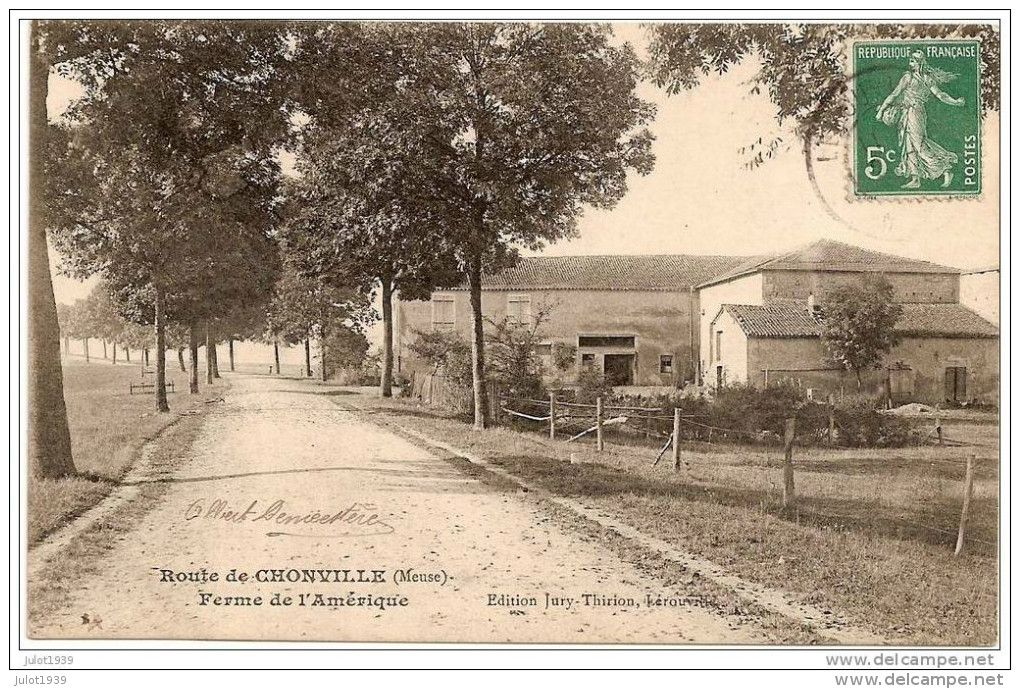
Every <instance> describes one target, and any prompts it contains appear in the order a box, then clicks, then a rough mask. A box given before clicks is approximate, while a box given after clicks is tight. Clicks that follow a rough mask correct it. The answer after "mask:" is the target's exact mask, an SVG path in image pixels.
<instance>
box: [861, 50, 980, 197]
mask: <svg viewBox="0 0 1020 689" xmlns="http://www.w3.org/2000/svg"><path fill="white" fill-rule="evenodd" d="M980 49H981V46H980V43H979V42H978V41H968V40H924V41H867V42H859V43H856V44H855V45H854V48H853V64H852V69H853V74H854V80H853V95H854V103H855V105H856V108H855V115H854V117H855V119H856V121H855V123H854V125H855V126H854V141H853V176H854V194H855V195H856V196H927V195H976V194H980V193H981V102H980Z"/></svg>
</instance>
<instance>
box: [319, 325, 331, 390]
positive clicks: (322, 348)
mask: <svg viewBox="0 0 1020 689" xmlns="http://www.w3.org/2000/svg"><path fill="white" fill-rule="evenodd" d="M319 354H320V355H321V356H322V382H323V383H325V382H326V380H327V379H328V378H329V376H327V375H326V326H322V327H321V328H320V329H319Z"/></svg>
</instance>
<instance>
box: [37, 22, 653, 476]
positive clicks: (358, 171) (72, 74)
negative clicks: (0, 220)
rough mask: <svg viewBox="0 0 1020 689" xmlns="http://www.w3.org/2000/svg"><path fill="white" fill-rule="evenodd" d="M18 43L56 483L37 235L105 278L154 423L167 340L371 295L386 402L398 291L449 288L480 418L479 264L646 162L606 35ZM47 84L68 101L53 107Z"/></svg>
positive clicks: (550, 226)
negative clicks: (140, 336)
mask: <svg viewBox="0 0 1020 689" xmlns="http://www.w3.org/2000/svg"><path fill="white" fill-rule="evenodd" d="M32 39H33V42H32V65H31V67H32V69H31V115H32V127H31V145H32V186H33V204H32V209H31V223H30V224H31V228H30V229H31V232H32V236H33V242H32V244H31V252H30V253H32V256H31V257H30V261H31V273H32V274H31V275H30V280H31V283H32V284H31V288H32V292H33V303H32V314H33V319H32V320H33V331H32V334H31V336H32V342H33V360H32V362H31V367H32V368H33V370H34V371H36V372H38V373H37V375H36V376H35V379H34V381H33V383H34V393H33V394H34V397H33V400H32V406H33V409H34V410H37V413H35V415H34V416H33V418H32V419H31V423H32V428H33V430H32V431H30V434H31V446H32V447H31V448H30V452H31V453H32V458H33V469H34V471H35V473H36V474H37V475H43V476H59V475H63V474H67V473H71V472H73V470H74V467H73V462H72V460H71V456H70V446H69V443H67V442H65V441H64V440H61V439H60V438H61V437H66V435H67V434H66V418H61V417H65V416H66V415H65V414H64V412H63V400H62V394H61V390H60V383H59V375H60V369H59V334H58V333H59V330H58V327H57V318H56V312H55V305H54V303H53V297H52V287H51V283H50V276H49V270H48V265H47V263H46V252H45V241H46V235H47V233H48V234H49V238H50V240H51V241H52V242H53V244H54V245H55V246H56V247H57V249H58V250H59V252H60V254H61V255H62V257H63V258H64V263H63V269H64V270H66V271H67V272H68V273H70V274H72V275H75V276H78V277H87V276H92V275H100V276H102V278H103V280H104V282H105V284H106V285H107V289H108V292H109V294H110V295H111V297H112V298H113V300H114V301H115V302H116V304H117V307H118V311H119V313H120V314H121V315H122V316H123V317H124V318H126V319H127V320H128V321H130V322H132V323H136V324H140V325H145V326H148V327H150V328H151V329H152V332H153V338H154V343H153V349H154V351H155V354H156V389H157V394H156V405H157V408H158V409H159V410H160V411H167V410H168V408H169V407H168V404H167V400H166V395H165V391H164V388H163V384H164V381H165V370H166V369H165V366H166V362H165V352H166V350H167V349H168V348H169V346H170V345H169V344H168V331H169V330H170V329H171V328H172V327H176V328H181V329H182V330H183V331H184V332H186V333H187V337H188V347H189V349H190V350H191V353H192V360H194V359H195V357H194V354H195V352H196V350H197V347H198V344H199V340H200V334H202V333H209V332H211V331H212V329H214V328H219V327H222V329H221V330H219V331H218V333H219V334H228V335H229V334H230V333H233V332H235V328H234V326H233V325H231V326H221V324H223V323H227V322H231V321H232V320H233V319H238V320H240V321H245V320H246V316H245V314H252V313H257V314H259V315H260V317H264V318H265V323H266V325H267V326H268V327H269V328H270V330H271V331H274V332H277V333H279V335H280V337H281V339H284V340H287V341H294V340H298V339H300V340H303V341H305V342H307V341H308V340H309V339H311V337H312V336H314V337H315V338H316V339H317V340H318V341H320V342H327V343H328V342H329V341H330V335H331V330H332V329H333V328H334V327H335V324H341V325H342V326H344V327H347V328H354V329H356V328H357V326H358V325H359V324H363V323H364V322H365V321H366V320H367V319H368V318H370V317H371V309H370V308H369V307H368V306H367V303H368V298H369V297H370V295H372V294H373V292H375V291H378V292H379V293H381V296H382V312H383V313H382V317H383V321H384V328H383V329H384V343H383V357H382V359H383V361H382V390H383V394H390V393H391V386H392V368H393V355H392V332H393V330H392V299H393V295H394V294H395V293H397V292H399V293H400V294H401V296H402V297H403V298H427V297H428V295H429V294H430V293H431V290H432V289H433V288H435V287H437V286H451V285H454V284H460V283H467V285H468V286H469V288H470V291H471V303H472V311H473V317H474V323H475V327H474V335H475V336H474V338H473V342H472V370H473V378H474V380H473V383H474V391H475V396H476V404H475V408H476V425H478V426H482V425H483V424H484V413H485V410H484V404H485V402H484V394H482V392H483V391H484V381H483V379H482V378H483V371H484V370H485V368H484V357H485V351H484V340H483V337H482V314H481V276H482V273H483V271H486V270H494V269H498V268H500V267H502V266H504V265H507V264H509V263H511V262H512V261H513V260H515V258H516V252H517V249H518V248H519V247H528V248H537V247H539V246H541V245H542V244H543V243H545V242H548V241H555V240H556V239H559V238H562V237H566V236H569V235H571V234H572V233H573V232H574V231H575V223H576V220H577V218H578V216H579V214H580V212H581V209H582V207H583V206H584V205H585V204H590V205H595V206H601V207H609V206H612V205H613V204H614V203H615V202H616V201H617V200H619V199H620V198H621V197H622V195H623V193H624V191H625V189H626V177H627V174H628V172H629V171H637V172H639V173H647V172H648V171H650V169H651V166H652V156H651V153H650V145H651V138H652V137H651V135H650V134H649V133H648V131H647V129H646V128H645V126H644V125H645V124H646V123H647V122H648V121H649V120H650V118H651V117H652V115H653V108H652V106H651V105H649V104H648V103H645V102H644V101H642V100H640V99H638V98H637V97H636V96H635V95H634V90H635V87H636V84H637V80H638V62H637V59H636V57H635V56H634V53H633V51H632V50H631V48H630V47H629V46H627V45H623V46H620V45H616V44H615V43H614V41H613V40H611V33H610V30H609V29H608V28H607V27H605V26H597V25H581V24H571V25H532V24H418V25H413V26H412V25H402V24H359V23H332V22H314V23H301V22H218V21H202V22H188V21H144V22H123V23H122V22H117V23H105V22H45V23H36V24H35V25H34V26H33V36H32ZM52 74H58V75H60V76H63V77H64V78H66V79H70V80H72V81H74V82H76V83H77V84H78V85H79V86H80V88H81V91H82V95H81V96H80V97H79V98H77V99H76V100H74V101H73V102H71V103H70V104H69V106H68V107H67V109H66V110H65V111H64V112H63V113H62V114H61V115H60V117H53V116H51V114H49V113H47V111H46V105H45V104H46V100H47V91H48V86H49V81H50V78H51V75H52ZM285 153H286V154H289V155H290V156H292V157H293V159H294V160H295V161H296V162H295V163H294V165H293V168H294V169H293V171H291V170H287V171H285V170H284V169H283V166H282V163H281V161H282V160H283V159H284V158H285V157H286V156H285V155H284V154H285ZM285 172H287V174H284V173H285ZM294 295H299V296H300V297H301V299H300V300H299V301H301V304H302V305H301V308H295V306H294V299H292V297H293V296H294ZM281 301H283V302H287V303H288V306H287V308H286V309H280V308H277V306H278V305H279V304H280V302H281ZM247 320H251V319H247ZM254 320H258V319H257V318H256V319H254ZM243 329H244V328H243V327H241V328H239V329H238V330H237V332H241V331H242V330H243ZM213 332H215V331H213ZM208 337H210V338H213V339H212V340H211V341H212V342H215V341H216V339H215V338H216V337H217V335H216V334H209V335H208ZM196 378H197V375H196V372H195V371H194V369H193V370H192V382H193V384H195V383H197V380H196ZM58 398H59V403H58V401H57V400H58ZM61 427H62V428H61ZM54 436H56V438H54Z"/></svg>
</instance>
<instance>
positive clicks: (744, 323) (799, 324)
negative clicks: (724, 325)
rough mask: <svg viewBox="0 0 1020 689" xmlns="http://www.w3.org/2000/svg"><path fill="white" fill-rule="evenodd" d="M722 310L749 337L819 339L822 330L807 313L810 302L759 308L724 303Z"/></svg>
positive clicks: (769, 303) (782, 303)
mask: <svg viewBox="0 0 1020 689" xmlns="http://www.w3.org/2000/svg"><path fill="white" fill-rule="evenodd" d="M722 308H723V310H724V311H726V312H727V313H728V314H730V316H732V317H733V320H735V321H736V322H737V324H738V325H739V326H740V328H741V330H743V331H744V334H745V335H747V336H748V337H774V338H787V337H818V336H819V335H821V329H820V328H819V327H818V321H816V320H815V319H814V318H813V317H812V316H811V314H809V313H808V310H807V302H804V301H787V300H785V299H784V300H776V301H771V302H768V303H766V304H762V305H760V306H757V305H750V304H723V305H722Z"/></svg>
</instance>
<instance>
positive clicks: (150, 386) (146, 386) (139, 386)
mask: <svg viewBox="0 0 1020 689" xmlns="http://www.w3.org/2000/svg"><path fill="white" fill-rule="evenodd" d="M128 387H129V394H131V395H133V394H135V390H138V391H139V393H142V392H146V391H148V390H152V391H153V392H155V391H156V384H155V383H131V384H130V385H129V386H128ZM165 387H166V391H167V392H173V391H174V382H173V381H172V380H170V381H167V384H166V386H165Z"/></svg>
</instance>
